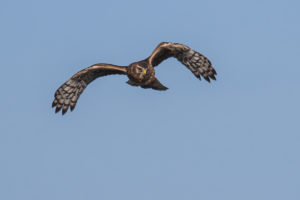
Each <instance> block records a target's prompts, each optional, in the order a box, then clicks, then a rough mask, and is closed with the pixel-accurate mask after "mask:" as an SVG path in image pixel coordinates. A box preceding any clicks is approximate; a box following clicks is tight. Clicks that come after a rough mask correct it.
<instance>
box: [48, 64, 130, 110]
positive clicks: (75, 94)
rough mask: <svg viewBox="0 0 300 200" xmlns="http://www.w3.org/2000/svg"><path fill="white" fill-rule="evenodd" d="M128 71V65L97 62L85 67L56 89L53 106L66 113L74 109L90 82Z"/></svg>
mask: <svg viewBox="0 0 300 200" xmlns="http://www.w3.org/2000/svg"><path fill="white" fill-rule="evenodd" d="M126 72H127V69H126V67H120V66H116V65H110V64H95V65H92V66H90V67H88V68H85V69H83V70H81V71H79V72H77V73H76V74H74V75H73V76H72V77H71V78H70V79H69V80H68V81H66V82H65V83H64V84H62V86H60V87H59V88H58V89H57V90H56V92H55V94H54V101H53V103H52V107H55V106H56V109H55V112H56V113H57V112H59V111H60V110H61V109H62V114H65V113H66V112H67V110H68V108H69V107H70V108H71V111H73V109H74V108H75V105H76V103H77V100H78V98H79V96H80V94H81V93H82V92H83V90H84V89H85V88H86V86H87V85H88V84H89V83H90V82H92V81H93V80H95V79H96V78H98V77H101V76H106V75H111V74H126Z"/></svg>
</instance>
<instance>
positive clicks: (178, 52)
mask: <svg viewBox="0 0 300 200" xmlns="http://www.w3.org/2000/svg"><path fill="white" fill-rule="evenodd" d="M170 57H175V58H176V59H177V60H178V61H179V62H181V63H182V64H183V65H185V66H186V67H187V68H188V69H189V70H190V71H192V73H193V74H194V75H195V76H196V77H197V78H199V79H200V80H201V76H202V77H203V78H204V79H205V80H207V81H208V82H210V79H213V80H216V78H215V75H216V74H217V73H216V71H215V69H214V68H213V67H212V65H211V62H210V61H209V60H208V59H207V58H206V57H205V56H203V55H202V54H200V53H198V52H197V51H195V50H193V49H191V48H189V47H188V46H186V45H183V44H179V43H170V42H162V43H160V44H159V45H158V46H157V47H156V48H155V49H154V51H153V53H152V54H151V55H150V56H149V57H148V58H146V59H144V60H141V61H138V62H134V63H131V64H130V65H128V66H117V65H112V64H105V63H99V64H94V65H92V66H90V67H87V68H85V69H83V70H81V71H79V72H77V73H76V74H74V75H73V76H72V77H71V78H70V79H69V80H67V81H66V82H65V83H64V84H62V85H61V86H60V87H59V88H58V89H57V91H56V92H55V95H54V101H53V103H52V107H56V109H55V112H56V113H57V112H59V111H60V110H61V109H62V114H65V113H66V112H67V110H68V108H69V107H70V110H71V111H73V110H74V108H75V106H76V103H77V100H78V98H79V96H80V94H81V93H82V92H83V90H84V89H85V88H86V86H87V85H88V84H89V83H90V82H92V81H93V80H95V79H96V78H99V77H102V76H106V75H112V74H123V75H127V76H128V78H129V80H128V81H127V83H128V84H129V85H132V86H140V87H142V88H152V89H154V90H167V89H168V88H167V87H166V86H164V85H163V84H161V83H160V82H159V80H158V79H157V78H156V77H155V70H154V67H156V66H157V65H159V64H160V63H161V62H162V61H163V60H165V59H167V58H170Z"/></svg>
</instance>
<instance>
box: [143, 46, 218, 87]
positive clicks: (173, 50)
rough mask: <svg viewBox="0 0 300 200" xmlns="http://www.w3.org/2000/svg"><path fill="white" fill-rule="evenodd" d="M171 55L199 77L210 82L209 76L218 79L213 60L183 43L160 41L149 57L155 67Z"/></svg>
mask: <svg viewBox="0 0 300 200" xmlns="http://www.w3.org/2000/svg"><path fill="white" fill-rule="evenodd" d="M170 57H175V58H177V60H179V61H180V62H181V63H182V64H184V65H185V66H186V67H187V68H189V69H190V70H191V71H192V72H193V74H194V75H195V76H196V77H197V78H199V79H201V78H200V75H201V76H203V77H204V78H205V80H207V81H208V82H210V79H209V78H211V79H213V80H216V78H215V75H216V74H217V72H216V71H215V69H214V68H213V67H212V65H211V62H210V61H209V60H208V59H207V58H206V57H205V56H203V55H202V54H200V53H198V52H197V51H194V50H193V49H191V48H189V47H188V46H186V45H183V44H178V43H169V42H162V43H160V44H159V45H158V46H157V47H156V48H155V49H154V51H153V53H152V55H151V56H150V57H149V58H148V62H149V63H150V64H152V66H153V67H155V66H157V65H159V64H160V63H161V62H162V61H163V60H165V59H167V58H170Z"/></svg>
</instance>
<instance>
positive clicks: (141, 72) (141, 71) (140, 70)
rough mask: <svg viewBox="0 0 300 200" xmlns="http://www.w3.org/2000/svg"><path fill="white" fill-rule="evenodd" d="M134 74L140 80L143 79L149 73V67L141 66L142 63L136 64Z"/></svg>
mask: <svg viewBox="0 0 300 200" xmlns="http://www.w3.org/2000/svg"><path fill="white" fill-rule="evenodd" d="M133 75H134V77H135V78H136V79H138V80H139V81H143V80H144V79H145V77H146V75H147V68H145V67H143V66H140V65H135V66H134V74H133Z"/></svg>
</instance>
